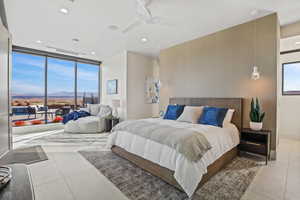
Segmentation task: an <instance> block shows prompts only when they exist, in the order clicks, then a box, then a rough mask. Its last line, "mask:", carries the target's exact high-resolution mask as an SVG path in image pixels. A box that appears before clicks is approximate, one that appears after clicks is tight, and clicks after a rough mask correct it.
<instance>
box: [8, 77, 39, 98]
mask: <svg viewBox="0 0 300 200" xmlns="http://www.w3.org/2000/svg"><path fill="white" fill-rule="evenodd" d="M12 91H13V94H36V95H41V94H44V85H41V86H40V85H34V84H29V83H26V82H24V81H19V80H13V81H12Z"/></svg>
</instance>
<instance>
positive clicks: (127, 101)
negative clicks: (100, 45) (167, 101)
mask: <svg viewBox="0 0 300 200" xmlns="http://www.w3.org/2000/svg"><path fill="white" fill-rule="evenodd" d="M101 69H102V75H101V76H102V87H101V99H102V103H103V104H107V105H111V103H112V100H113V99H120V100H121V108H119V109H118V112H119V116H120V118H121V119H122V120H125V119H141V118H149V117H151V116H153V113H155V115H157V113H158V112H159V111H158V104H146V103H145V102H146V101H145V83H146V77H155V78H158V76H159V64H158V62H157V61H155V59H153V58H152V57H148V56H145V55H142V54H138V53H133V52H122V53H120V54H118V55H115V56H113V57H110V58H106V59H104V60H103V63H102V68H101ZM113 79H118V94H116V95H108V94H107V92H106V84H107V81H108V80H113Z"/></svg>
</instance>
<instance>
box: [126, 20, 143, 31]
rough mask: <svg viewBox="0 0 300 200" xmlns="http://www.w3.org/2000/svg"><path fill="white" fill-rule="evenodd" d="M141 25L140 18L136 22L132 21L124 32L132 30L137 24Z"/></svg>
mask: <svg viewBox="0 0 300 200" xmlns="http://www.w3.org/2000/svg"><path fill="white" fill-rule="evenodd" d="M140 25H141V21H140V20H135V21H134V22H132V23H131V24H129V25H128V26H127V27H126V28H125V29H123V31H122V33H124V34H125V33H127V32H129V31H131V30H132V29H134V28H136V27H137V26H140Z"/></svg>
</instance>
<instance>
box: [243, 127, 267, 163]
mask: <svg viewBox="0 0 300 200" xmlns="http://www.w3.org/2000/svg"><path fill="white" fill-rule="evenodd" d="M270 141H271V131H269V130H260V131H254V130H251V129H248V128H246V129H243V130H242V132H241V142H240V144H239V150H240V151H245V152H249V153H254V154H259V155H263V156H265V157H266V165H267V164H268V160H269V155H270Z"/></svg>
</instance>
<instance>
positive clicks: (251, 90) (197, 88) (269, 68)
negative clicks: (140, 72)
mask: <svg viewBox="0 0 300 200" xmlns="http://www.w3.org/2000/svg"><path fill="white" fill-rule="evenodd" d="M279 37H280V33H279V23H278V17H277V14H272V15H269V16H266V17H263V18H260V19H257V20H255V21H251V22H248V23H245V24H241V25H238V26H235V27H232V28H229V29H226V30H223V31H220V32H217V33H214V34H210V35H207V36H205V37H201V38H198V39H195V40H192V41H188V42H185V43H183V44H180V45H177V46H174V47H171V48H168V49H164V50H162V51H161V53H160V56H159V59H160V80H161V82H162V88H161V94H160V95H161V102H160V109H163V110H165V108H166V106H167V105H168V101H169V98H170V97H242V98H244V99H245V100H244V110H243V127H249V110H250V101H251V97H258V98H259V99H260V100H261V103H262V107H263V109H264V111H266V118H265V121H264V128H265V129H271V130H272V138H271V140H272V141H271V142H272V144H271V146H272V147H271V148H272V149H273V150H276V143H277V142H276V135H277V133H276V132H277V129H276V115H277V113H276V105H277V97H276V95H277V89H276V88H277V65H278V58H279V51H278V50H279V45H278V44H279V43H278V41H279ZM253 65H257V66H258V67H259V71H260V72H261V79H259V80H257V81H255V80H252V79H251V72H252V67H253Z"/></svg>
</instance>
